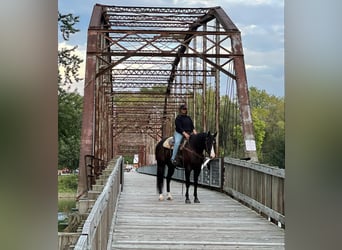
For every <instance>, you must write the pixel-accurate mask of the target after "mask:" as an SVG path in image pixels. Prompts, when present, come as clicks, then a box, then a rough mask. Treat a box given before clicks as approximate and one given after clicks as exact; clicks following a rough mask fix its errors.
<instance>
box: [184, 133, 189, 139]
mask: <svg viewBox="0 0 342 250" xmlns="http://www.w3.org/2000/svg"><path fill="white" fill-rule="evenodd" d="M183 135H184V137H185V138H186V139H187V140H189V138H190V135H189V134H188V133H187V132H184V133H183Z"/></svg>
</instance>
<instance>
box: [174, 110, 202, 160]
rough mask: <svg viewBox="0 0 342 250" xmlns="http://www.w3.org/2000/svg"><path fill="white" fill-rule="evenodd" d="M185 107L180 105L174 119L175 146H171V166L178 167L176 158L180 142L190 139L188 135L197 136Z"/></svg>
mask: <svg viewBox="0 0 342 250" xmlns="http://www.w3.org/2000/svg"><path fill="white" fill-rule="evenodd" d="M187 113H188V112H187V107H186V105H185V104H183V105H181V106H180V107H179V115H178V116H177V117H176V120H175V126H176V128H175V132H174V135H173V137H174V140H175V144H174V146H173V152H172V157H171V162H172V164H173V165H175V166H176V165H179V162H177V160H176V156H177V153H178V149H179V146H180V144H181V141H182V139H183V137H184V138H186V139H187V140H188V139H189V138H190V135H191V134H192V133H193V134H197V131H196V129H195V127H194V123H193V122H192V119H191V117H190V116H188V114H187Z"/></svg>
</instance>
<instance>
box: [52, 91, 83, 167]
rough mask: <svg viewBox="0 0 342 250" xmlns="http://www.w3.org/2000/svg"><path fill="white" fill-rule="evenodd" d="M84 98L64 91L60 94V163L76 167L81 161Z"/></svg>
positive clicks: (62, 165)
mask: <svg viewBox="0 0 342 250" xmlns="http://www.w3.org/2000/svg"><path fill="white" fill-rule="evenodd" d="M82 104H83V98H82V96H80V95H79V94H77V93H68V92H66V91H63V92H62V93H60V94H59V95H58V165H59V167H60V168H63V167H69V168H71V169H76V168H77V167H78V162H79V153H80V136H81V125H82Z"/></svg>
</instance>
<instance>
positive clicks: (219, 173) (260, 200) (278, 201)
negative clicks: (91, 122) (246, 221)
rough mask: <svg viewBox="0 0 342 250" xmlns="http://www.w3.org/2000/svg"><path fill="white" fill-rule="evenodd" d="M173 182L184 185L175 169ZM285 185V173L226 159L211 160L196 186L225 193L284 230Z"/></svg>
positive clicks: (149, 168) (150, 168) (149, 171)
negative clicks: (199, 185)
mask: <svg viewBox="0 0 342 250" xmlns="http://www.w3.org/2000/svg"><path fill="white" fill-rule="evenodd" d="M222 165H223V166H222ZM137 171H138V172H140V173H145V174H151V175H156V173H157V166H156V165H151V166H143V167H140V168H138V170H137ZM166 173H167V170H166V171H165V175H166ZM172 178H173V179H175V180H179V181H185V176H184V170H183V169H176V170H175V173H174V175H173V177H172ZM192 180H193V177H192V174H191V181H192ZM284 181H285V170H284V169H280V168H276V167H270V166H267V165H264V164H259V163H253V162H249V161H244V160H238V159H233V158H229V157H225V158H223V159H222V158H217V159H214V160H212V161H211V162H210V167H209V168H203V170H202V171H201V174H200V176H199V181H198V182H199V184H201V185H202V186H208V187H213V188H216V189H218V190H220V191H223V192H225V193H227V194H228V195H230V196H232V197H233V198H234V199H236V200H239V201H240V202H242V203H244V204H246V205H247V206H249V207H250V208H252V209H254V210H255V211H257V212H259V213H260V214H262V215H264V216H265V217H268V218H269V220H271V221H272V222H274V223H278V224H279V223H280V224H281V226H285V212H284V211H285V209H284Z"/></svg>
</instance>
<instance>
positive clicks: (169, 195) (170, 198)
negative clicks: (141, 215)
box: [167, 193, 173, 201]
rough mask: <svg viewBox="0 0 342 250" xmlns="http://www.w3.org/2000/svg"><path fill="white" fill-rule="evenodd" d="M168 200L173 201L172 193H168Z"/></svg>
mask: <svg viewBox="0 0 342 250" xmlns="http://www.w3.org/2000/svg"><path fill="white" fill-rule="evenodd" d="M167 200H168V201H172V200H173V197H172V195H171V194H170V193H168V194H167Z"/></svg>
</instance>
